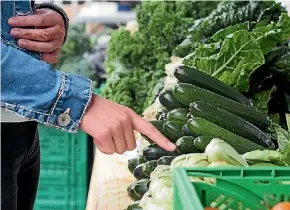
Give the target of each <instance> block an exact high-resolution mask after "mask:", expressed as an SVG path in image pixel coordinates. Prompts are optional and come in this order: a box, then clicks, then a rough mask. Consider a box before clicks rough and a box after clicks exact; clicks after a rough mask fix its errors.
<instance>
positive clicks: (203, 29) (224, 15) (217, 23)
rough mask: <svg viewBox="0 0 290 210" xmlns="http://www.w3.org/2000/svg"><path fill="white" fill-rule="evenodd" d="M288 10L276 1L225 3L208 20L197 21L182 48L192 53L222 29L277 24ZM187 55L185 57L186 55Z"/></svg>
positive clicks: (250, 27)
mask: <svg viewBox="0 0 290 210" xmlns="http://www.w3.org/2000/svg"><path fill="white" fill-rule="evenodd" d="M283 12H286V9H285V8H284V7H282V6H281V4H279V3H275V2H274V1H224V2H221V3H220V4H219V5H218V7H217V8H216V9H215V10H214V11H213V12H212V13H211V14H210V15H209V16H207V17H206V18H201V19H198V20H196V21H195V23H194V24H193V26H192V28H191V29H190V32H189V33H190V34H189V35H188V37H187V39H186V40H184V41H183V42H182V45H183V46H182V47H183V48H184V49H185V50H187V53H186V54H189V53H190V52H192V51H193V50H194V49H195V48H196V47H197V44H196V43H199V42H202V43H204V42H207V41H208V39H209V37H210V36H212V35H213V34H215V33H216V32H218V31H219V30H221V29H225V28H227V27H228V26H232V25H235V24H238V23H244V22H247V21H248V22H249V30H251V29H252V28H254V27H255V26H265V25H267V24H269V23H270V22H271V21H274V22H277V21H278V18H279V16H280V14H281V13H283ZM186 54H185V55H186Z"/></svg>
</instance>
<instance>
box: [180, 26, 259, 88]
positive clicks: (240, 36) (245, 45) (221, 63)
mask: <svg viewBox="0 0 290 210" xmlns="http://www.w3.org/2000/svg"><path fill="white" fill-rule="evenodd" d="M195 52H199V51H198V50H196V51H195ZM192 63H193V66H195V67H197V68H198V69H199V70H201V71H203V72H205V73H207V74H210V75H212V76H214V77H217V78H228V79H227V80H226V81H223V82H225V83H228V82H229V83H230V84H229V85H232V86H234V87H236V88H237V89H238V90H240V91H242V92H243V91H247V90H248V88H249V85H248V84H249V75H250V74H251V73H252V72H253V71H254V70H255V69H256V68H258V67H259V66H260V65H262V64H263V63H264V56H263V53H262V52H261V49H260V45H259V44H258V43H257V40H255V39H254V38H252V37H251V34H250V33H249V32H248V31H247V30H239V31H236V32H234V33H233V34H230V35H228V36H226V37H225V40H224V42H223V44H222V46H221V49H220V50H219V52H218V53H217V54H214V55H211V56H202V54H201V53H200V52H199V53H198V54H197V53H196V54H195V55H194V58H193V62H192ZM184 64H185V65H188V62H187V60H185V61H184ZM225 74H227V76H225Z"/></svg>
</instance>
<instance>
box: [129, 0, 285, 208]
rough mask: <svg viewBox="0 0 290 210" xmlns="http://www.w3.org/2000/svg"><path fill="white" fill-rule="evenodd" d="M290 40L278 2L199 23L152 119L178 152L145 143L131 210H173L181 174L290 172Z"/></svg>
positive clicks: (221, 9)
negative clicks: (237, 169) (183, 170)
mask: <svg viewBox="0 0 290 210" xmlns="http://www.w3.org/2000/svg"><path fill="white" fill-rule="evenodd" d="M289 37H290V17H289V16H288V15H287V13H286V10H285V9H284V8H283V7H282V6H281V5H280V4H278V3H275V2H272V1H267V2H262V1H247V2H222V3H220V4H219V5H218V7H217V9H215V10H214V11H213V12H212V13H211V14H210V15H208V16H207V17H205V18H202V19H199V20H196V21H195V23H194V27H192V28H191V30H190V35H189V36H188V37H187V39H186V40H185V41H183V43H182V44H181V45H180V46H178V47H177V48H175V50H174V52H175V53H176V54H178V53H179V56H181V57H182V58H180V59H175V60H172V63H170V64H168V65H166V73H167V75H168V76H167V78H166V79H165V82H164V86H163V90H162V91H161V92H160V93H159V95H158V97H157V98H156V100H155V102H154V103H153V104H152V105H151V106H150V107H148V108H147V109H146V112H145V116H144V118H146V119H149V120H151V121H150V122H151V123H152V124H153V125H154V126H155V127H156V128H157V129H158V130H159V131H160V132H161V133H162V134H163V135H164V136H166V137H167V138H168V139H169V140H170V141H172V142H173V143H175V144H176V146H177V150H176V151H174V152H168V151H165V150H164V149H162V148H161V147H159V146H158V145H156V144H154V143H153V142H152V141H151V140H150V139H149V138H147V137H146V136H141V135H140V137H138V139H139V140H140V141H141V142H142V147H140V149H139V150H140V151H139V156H138V157H136V158H134V159H131V160H129V164H128V167H129V170H130V171H131V172H132V173H133V175H134V177H135V178H136V180H137V181H136V182H134V183H132V184H131V185H130V186H129V187H128V189H127V190H128V195H129V196H130V197H131V198H132V199H133V200H134V201H136V202H135V203H134V204H132V205H130V206H129V207H128V208H127V209H128V210H132V209H135V210H136V209H143V210H149V209H150V210H155V209H156V210H157V209H158V210H170V209H172V183H171V181H172V179H171V170H172V169H173V168H174V167H179V166H183V167H214V166H229V167H230V166H245V167H250V166H290V114H289V113H290V97H289V94H290V62H289V61H290V46H289V43H288V42H289V41H288V40H289ZM191 181H193V182H194V181H205V182H207V183H209V184H214V180H210V179H203V178H198V179H194V180H191Z"/></svg>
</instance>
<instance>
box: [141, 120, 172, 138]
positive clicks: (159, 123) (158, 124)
mask: <svg viewBox="0 0 290 210" xmlns="http://www.w3.org/2000/svg"><path fill="white" fill-rule="evenodd" d="M149 122H150V123H151V124H152V125H153V126H154V127H155V128H156V129H157V130H158V131H159V132H160V133H161V134H162V135H163V136H165V137H166V138H168V139H169V137H170V136H169V135H168V134H167V132H165V131H164V130H163V124H164V123H165V122H167V121H166V120H151V121H149ZM141 135H142V137H144V138H145V139H146V140H147V141H149V142H150V143H151V144H152V143H154V142H153V141H152V140H151V139H150V138H149V137H147V136H145V135H143V134H141Z"/></svg>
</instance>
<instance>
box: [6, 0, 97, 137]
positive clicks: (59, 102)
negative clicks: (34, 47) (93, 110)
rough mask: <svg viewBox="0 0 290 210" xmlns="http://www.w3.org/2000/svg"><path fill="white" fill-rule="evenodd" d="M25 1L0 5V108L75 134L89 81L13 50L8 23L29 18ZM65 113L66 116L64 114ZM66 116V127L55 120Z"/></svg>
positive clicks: (89, 92)
mask: <svg viewBox="0 0 290 210" xmlns="http://www.w3.org/2000/svg"><path fill="white" fill-rule="evenodd" d="M31 12H32V10H31V6H30V2H29V1H1V18H2V20H1V108H2V109H5V110H8V111H11V112H13V113H16V114H19V115H21V116H23V117H25V118H27V119H31V120H35V121H37V122H40V123H43V124H45V125H49V126H53V127H56V128H59V129H62V130H64V131H68V132H77V130H78V126H79V123H80V120H81V119H82V117H83V115H84V112H85V110H86V108H87V106H88V104H89V102H90V100H91V95H92V82H91V80H89V79H87V78H84V77H81V76H78V75H73V74H69V73H64V72H61V71H59V70H57V69H53V68H52V67H51V66H50V65H49V64H47V63H45V62H43V61H40V60H38V58H39V54H38V53H36V52H31V51H27V50H24V49H21V48H19V47H18V46H17V40H15V39H14V38H13V37H11V36H10V34H9V31H10V29H11V28H10V26H9V25H8V22H7V21H8V19H9V18H10V17H12V16H15V15H27V14H28V15H29V14H31ZM67 111H68V112H67ZM63 113H68V114H69V116H70V121H69V124H67V125H64V124H62V123H60V122H59V120H58V117H59V116H60V115H61V114H63Z"/></svg>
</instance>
